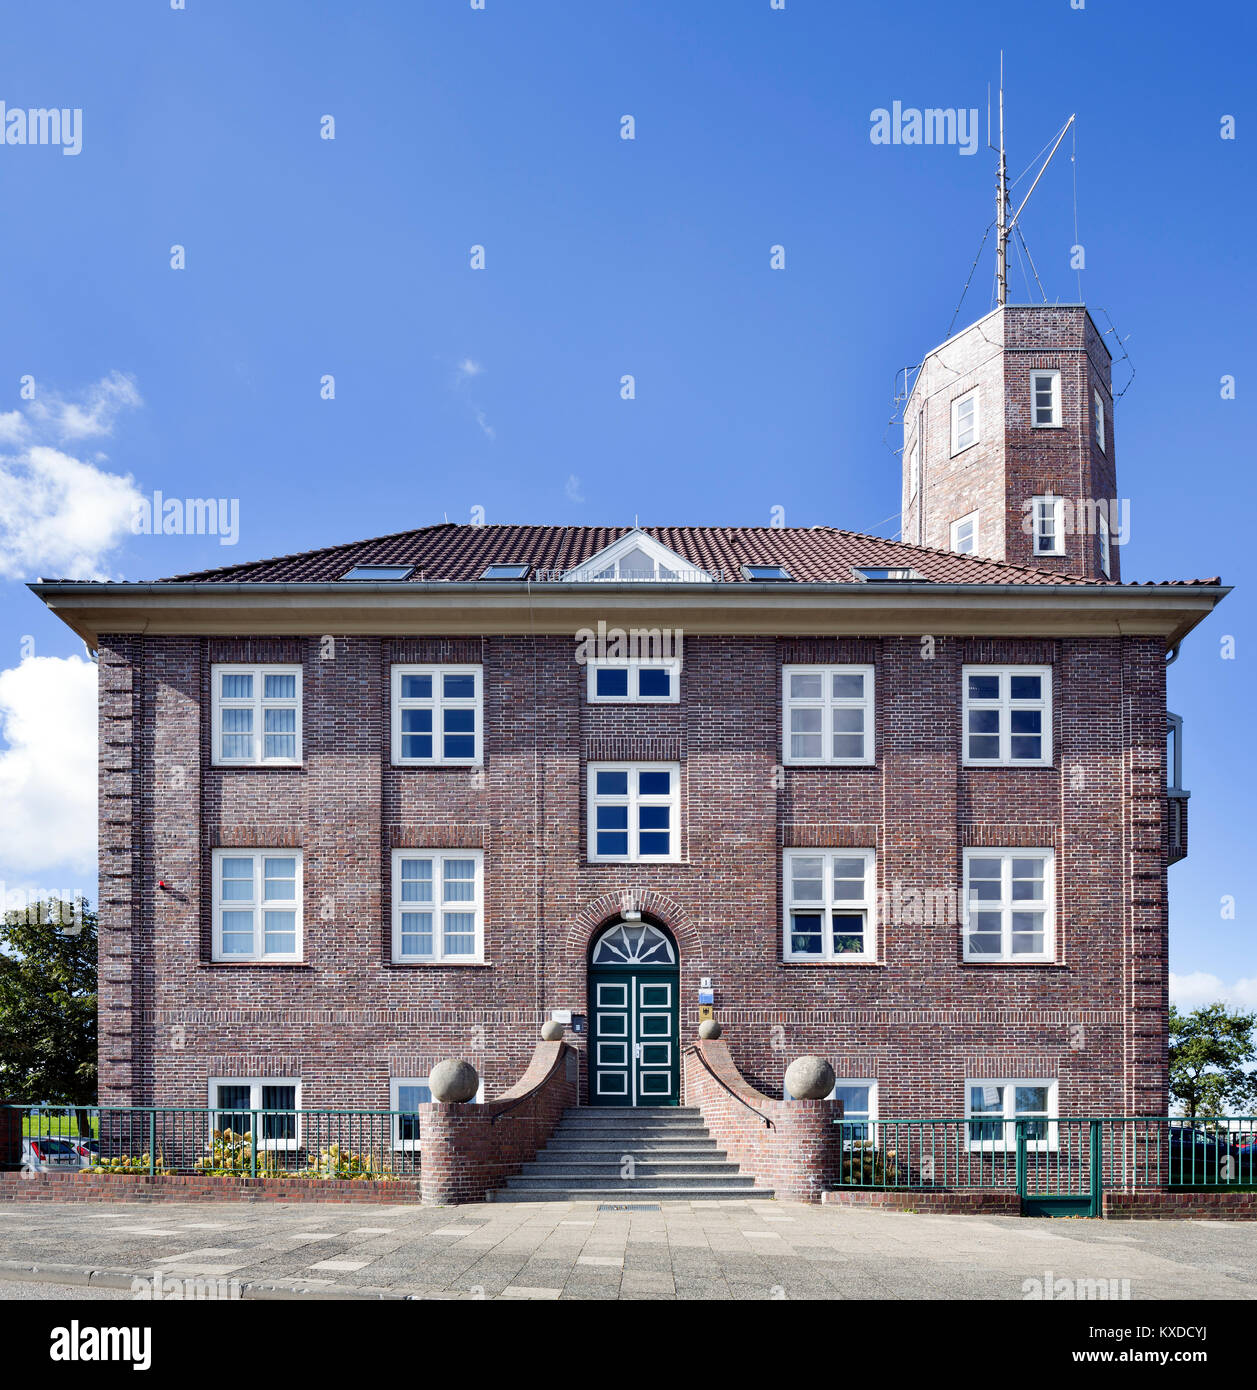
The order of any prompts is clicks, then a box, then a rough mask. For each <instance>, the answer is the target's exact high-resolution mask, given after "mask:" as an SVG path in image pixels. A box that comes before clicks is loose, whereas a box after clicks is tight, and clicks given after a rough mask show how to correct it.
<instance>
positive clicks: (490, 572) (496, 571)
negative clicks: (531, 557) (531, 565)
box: [480, 565, 528, 579]
mask: <svg viewBox="0 0 1257 1390" xmlns="http://www.w3.org/2000/svg"><path fill="white" fill-rule="evenodd" d="M480 577H481V579H527V578H528V566H527V565H489V566H487V567H486V569H485V572H484V573H483V574H482V575H481V576H480Z"/></svg>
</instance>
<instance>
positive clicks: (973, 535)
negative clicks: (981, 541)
mask: <svg viewBox="0 0 1257 1390" xmlns="http://www.w3.org/2000/svg"><path fill="white" fill-rule="evenodd" d="M951 548H952V549H953V550H954V551H955V552H956V554H957V555H972V554H973V553H974V551H976V550H977V548H978V514H977V512H970V513H969V515H968V516H962V517H961V518H960V519H959V520H958V521H953V522H952V524H951Z"/></svg>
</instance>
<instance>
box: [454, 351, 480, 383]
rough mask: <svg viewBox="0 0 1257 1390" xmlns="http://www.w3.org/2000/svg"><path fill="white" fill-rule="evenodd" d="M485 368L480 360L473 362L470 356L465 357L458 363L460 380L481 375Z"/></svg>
mask: <svg viewBox="0 0 1257 1390" xmlns="http://www.w3.org/2000/svg"><path fill="white" fill-rule="evenodd" d="M483 371H484V368H483V367H482V366H481V365H480V363H479V362H473V361H472V359H471V358H470V357H464V358H463V360H462V361H461V362H460V363H459V364H458V376H459V379H460V380H466V379H467V378H468V377H471V376H479V375H480V373H481V372H483Z"/></svg>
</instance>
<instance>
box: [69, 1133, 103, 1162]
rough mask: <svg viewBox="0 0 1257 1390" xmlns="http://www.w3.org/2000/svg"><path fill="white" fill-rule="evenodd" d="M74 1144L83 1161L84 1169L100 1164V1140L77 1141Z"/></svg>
mask: <svg viewBox="0 0 1257 1390" xmlns="http://www.w3.org/2000/svg"><path fill="white" fill-rule="evenodd" d="M72 1142H73V1144H74V1147H75V1150H76V1151H77V1152H78V1155H79V1157H80V1158H81V1159H82V1160H83V1167H85V1168H86V1167H88V1166H89V1165H90V1164H92V1163H99V1162H100V1140H99V1139H75V1140H73V1141H72Z"/></svg>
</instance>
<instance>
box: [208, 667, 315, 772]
mask: <svg viewBox="0 0 1257 1390" xmlns="http://www.w3.org/2000/svg"><path fill="white" fill-rule="evenodd" d="M210 679H211V681H212V682H213V691H214V699H213V709H214V751H213V760H214V762H215V763H216V764H218V765H221V766H225V767H227V766H235V767H258V766H261V765H266V766H273V767H294V766H296V765H298V764H299V763H300V762H301V667H300V666H214V667H212V668H211V671H210Z"/></svg>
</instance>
